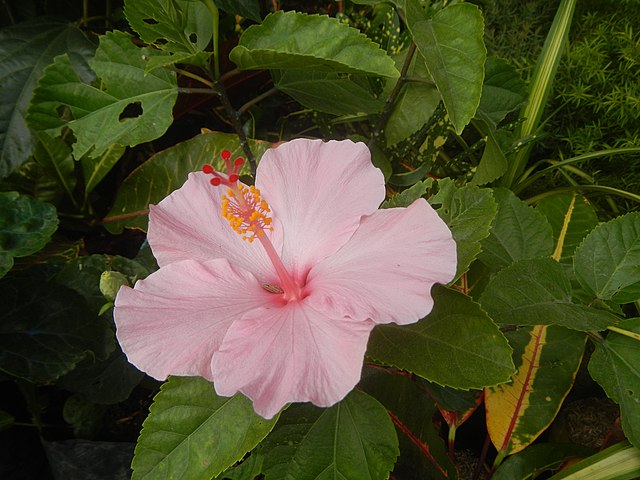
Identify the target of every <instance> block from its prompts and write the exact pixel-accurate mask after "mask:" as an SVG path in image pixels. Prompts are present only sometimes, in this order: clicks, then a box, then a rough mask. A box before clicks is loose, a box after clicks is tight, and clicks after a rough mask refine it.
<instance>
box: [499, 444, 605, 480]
mask: <svg viewBox="0 0 640 480" xmlns="http://www.w3.org/2000/svg"><path fill="white" fill-rule="evenodd" d="M592 453H593V449H591V448H589V447H585V446H583V445H575V444H572V443H538V444H535V445H531V446H529V447H527V449H525V450H523V451H521V452H518V453H516V454H514V455H511V456H509V458H507V459H506V460H505V461H504V462H503V463H502V465H500V467H498V469H497V470H496V471H495V472H494V474H493V475H492V476H491V480H529V479H531V478H532V472H543V471H546V470H556V469H558V468H560V467H561V466H562V465H563V464H564V463H565V462H566V461H567V460H571V459H575V458H580V457H586V456H588V455H591V454H592Z"/></svg>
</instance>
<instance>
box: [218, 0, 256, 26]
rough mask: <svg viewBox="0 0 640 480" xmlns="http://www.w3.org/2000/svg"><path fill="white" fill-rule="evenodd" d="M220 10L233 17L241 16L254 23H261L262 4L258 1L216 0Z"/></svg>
mask: <svg viewBox="0 0 640 480" xmlns="http://www.w3.org/2000/svg"><path fill="white" fill-rule="evenodd" d="M214 3H215V4H216V6H217V7H218V8H219V9H220V10H224V11H225V12H227V13H230V14H231V15H240V16H241V17H244V18H248V19H249V20H253V21H254V22H260V20H261V18H260V2H258V0H215V2H214Z"/></svg>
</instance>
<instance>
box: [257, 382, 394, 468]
mask: <svg viewBox="0 0 640 480" xmlns="http://www.w3.org/2000/svg"><path fill="white" fill-rule="evenodd" d="M263 449H264V450H263V451H264V453H265V459H264V463H263V472H264V474H265V480H280V479H286V480H305V479H321V478H327V479H329V478H336V479H338V478H340V479H344V480H384V479H387V478H388V476H389V472H390V471H391V470H392V469H393V465H394V463H395V460H396V457H397V456H398V453H399V452H398V439H397V437H396V434H395V431H394V428H393V424H392V423H391V420H390V419H389V416H388V415H387V411H386V410H385V408H384V407H383V406H382V405H380V404H379V403H378V402H377V401H376V400H374V399H373V398H371V397H370V396H369V395H367V394H366V393H363V392H360V391H357V390H354V391H353V392H351V393H350V394H349V395H348V396H347V397H346V398H345V399H344V400H342V401H341V402H340V403H338V404H336V405H334V406H333V407H330V408H327V409H324V410H321V409H319V408H317V407H314V406H312V405H309V404H306V405H305V404H296V405H292V406H291V407H289V408H288V409H287V410H285V411H284V412H283V413H282V414H281V417H280V421H279V422H278V425H277V427H276V429H275V430H274V431H273V432H272V433H271V434H270V435H269V436H268V437H267V438H266V439H265V441H264V442H263Z"/></svg>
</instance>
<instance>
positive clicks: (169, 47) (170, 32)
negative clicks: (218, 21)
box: [124, 0, 213, 61]
mask: <svg viewBox="0 0 640 480" xmlns="http://www.w3.org/2000/svg"><path fill="white" fill-rule="evenodd" d="M124 14H125V16H126V17H127V20H128V21H129V25H131V28H133V29H134V30H135V31H136V32H137V33H138V35H140V38H141V39H142V40H144V41H145V42H146V43H149V44H154V45H155V46H156V47H158V48H159V49H161V50H165V51H167V52H172V53H180V54H182V53H187V54H189V55H193V54H196V53H198V52H201V51H203V50H204V49H205V48H207V46H208V45H209V43H210V42H211V38H212V25H213V21H212V17H211V12H209V9H208V8H207V7H206V6H205V4H204V3H203V2H200V1H197V0H126V1H125V2H124ZM180 61H185V58H181V60H180Z"/></svg>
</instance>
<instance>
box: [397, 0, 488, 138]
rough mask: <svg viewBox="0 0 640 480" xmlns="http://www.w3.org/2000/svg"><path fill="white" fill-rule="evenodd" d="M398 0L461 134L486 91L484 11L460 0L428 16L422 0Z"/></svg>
mask: <svg viewBox="0 0 640 480" xmlns="http://www.w3.org/2000/svg"><path fill="white" fill-rule="evenodd" d="M396 3H397V4H398V5H400V6H401V8H404V9H405V19H406V23H407V27H408V28H409V31H410V33H411V36H412V37H413V39H414V41H415V43H416V46H417V48H418V51H419V52H420V53H421V54H422V55H423V56H424V58H425V60H426V63H427V68H428V69H429V72H430V73H431V77H432V78H433V81H434V82H435V83H436V86H437V87H438V90H439V91H440V95H442V99H443V101H444V104H445V107H446V108H447V112H448V114H449V119H450V120H451V123H452V124H453V126H454V127H455V129H456V132H457V133H458V134H460V133H462V130H463V129H464V127H465V126H466V125H467V123H469V121H470V120H471V119H472V118H473V116H474V115H475V112H476V109H477V108H478V105H479V103H480V96H481V94H482V81H483V79H484V63H485V57H486V49H485V47H484V42H483V39H482V35H483V32H484V22H483V19H482V14H481V13H480V10H479V9H478V7H476V6H475V5H471V4H469V3H457V4H452V5H449V6H447V7H445V8H443V9H441V10H439V11H438V12H437V13H436V14H435V15H434V16H433V18H432V19H428V18H427V14H426V12H425V11H424V9H423V8H422V7H421V6H420V4H419V2H418V0H405V1H397V2H396Z"/></svg>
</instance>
